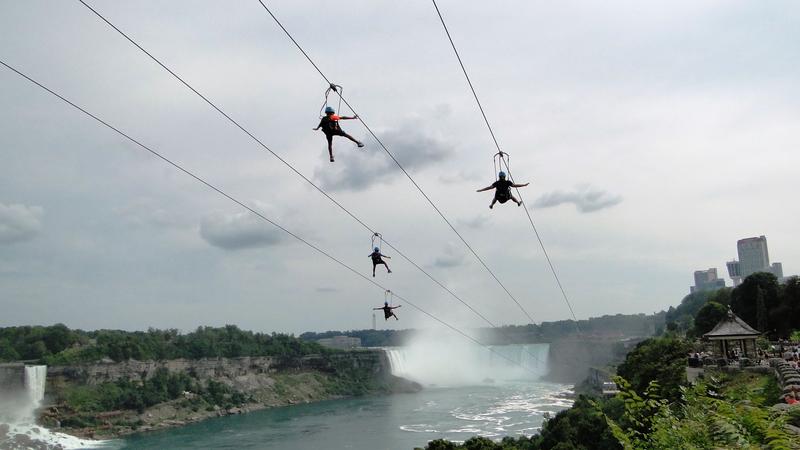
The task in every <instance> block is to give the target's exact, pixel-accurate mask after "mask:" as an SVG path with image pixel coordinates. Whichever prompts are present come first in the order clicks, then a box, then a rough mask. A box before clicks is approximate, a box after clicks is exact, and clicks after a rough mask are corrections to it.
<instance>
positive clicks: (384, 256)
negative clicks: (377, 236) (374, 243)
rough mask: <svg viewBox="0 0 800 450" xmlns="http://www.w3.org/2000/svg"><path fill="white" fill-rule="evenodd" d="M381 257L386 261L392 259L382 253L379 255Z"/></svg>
mask: <svg viewBox="0 0 800 450" xmlns="http://www.w3.org/2000/svg"><path fill="white" fill-rule="evenodd" d="M381 257H383V258H388V259H392V257H391V256H386V255H384V254H383V253H381Z"/></svg>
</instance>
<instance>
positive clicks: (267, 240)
mask: <svg viewBox="0 0 800 450" xmlns="http://www.w3.org/2000/svg"><path fill="white" fill-rule="evenodd" d="M200 236H201V237H202V238H203V239H204V240H205V241H206V242H208V243H209V244H211V245H213V246H214V247H219V248H221V249H223V250H241V249H245V248H254V247H266V246H270V245H276V244H279V243H281V242H282V241H284V240H285V235H284V234H283V232H282V231H280V230H278V229H277V228H275V227H273V226H272V225H270V224H268V223H266V222H264V221H263V220H260V219H259V218H258V217H256V216H255V215H253V214H251V213H249V212H242V213H236V214H230V215H222V214H217V215H214V216H210V217H207V218H205V219H203V221H202V222H201V223H200Z"/></svg>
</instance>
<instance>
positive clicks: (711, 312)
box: [692, 301, 728, 337]
mask: <svg viewBox="0 0 800 450" xmlns="http://www.w3.org/2000/svg"><path fill="white" fill-rule="evenodd" d="M727 314H728V308H726V307H725V306H723V305H721V304H719V303H717V302H714V301H710V302H708V303H706V304H705V306H703V307H702V308H700V311H698V312H697V317H695V318H694V330H693V331H692V333H693V335H694V336H698V337H699V336H702V335H704V334H706V333H708V332H709V331H711V330H712V329H713V328H714V327H715V326H716V325H717V324H718V323H719V322H720V321H721V320H722V319H724V318H725V316H726V315H727Z"/></svg>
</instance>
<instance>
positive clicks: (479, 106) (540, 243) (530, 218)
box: [259, 0, 581, 333]
mask: <svg viewBox="0 0 800 450" xmlns="http://www.w3.org/2000/svg"><path fill="white" fill-rule="evenodd" d="M259 1H261V0H259ZM431 1H432V2H433V7H434V8H436V14H438V15H439V20H440V21H441V22H442V27H443V28H444V32H445V33H446V34H447V40H449V41H450V46H451V47H453V53H455V55H456V59H458V64H459V65H460V66H461V71H462V72H463V73H464V78H466V79H467V84H469V89H470V90H471V91H472V96H473V97H475V103H477V104H478V109H480V111H481V115H482V116H483V121H484V122H485V123H486V128H488V129H489V134H490V135H491V136H492V141H493V142H494V146H495V147H497V151H498V152H500V153H501V154H502V153H503V150H502V149H501V148H500V144H499V143H498V142H497V137H496V136H495V134H494V130H493V129H492V125H491V124H490V123H489V119H488V118H487V117H486V112H485V111H484V110H483V105H482V104H481V101H480V99H479V98H478V93H477V92H475V86H473V85H472V80H470V78H469V74H468V73H467V69H466V67H464V62H463V61H462V60H461V55H460V54H459V53H458V49H457V48H456V44H455V42H453V37H452V36H451V35H450V30H449V29H448V28H447V24H446V23H445V22H444V17H443V16H442V12H441V11H440V10H439V5H437V4H436V0H431ZM502 162H503V161H502V158H501V164H502ZM506 170H507V171H508V178H509V179H510V180H511V181H512V182H513V181H514V180H513V178H512V177H511V169H510V168H509V167H508V162H506ZM515 189H516V191H517V195H519V200H520V201H521V202H522V203H523V204H524V203H525V202H524V201H523V199H522V193H521V192H520V191H519V188H515ZM524 209H525V214H526V215H527V216H528V221H529V222H530V224H531V228H533V233H534V234H535V235H536V239H537V240H538V241H539V246H540V247H541V248H542V253H544V257H545V259H546V260H547V264H548V265H549V266H550V272H552V273H553V278H555V280H556V284H557V285H558V289H559V290H560V291H561V295H562V297H563V298H564V301H565V302H566V304H567V307H568V308H569V312H570V314H571V315H572V319H573V320H574V321H575V327H576V328H577V329H578V333H580V332H581V329H580V326H579V325H578V319H577V317H575V311H574V310H573V309H572V304H571V303H570V301H569V297H568V296H567V292H566V290H565V289H564V285H563V284H561V279H560V278H559V277H558V272H556V268H555V266H554V265H553V261H551V260H550V255H548V253H547V249H546V248H545V246H544V242H543V241H542V237H541V236H540V235H539V230H537V229H536V225H535V224H534V222H533V217H531V213H530V211H528V205H525V208H524Z"/></svg>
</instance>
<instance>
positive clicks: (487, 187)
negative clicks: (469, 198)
mask: <svg viewBox="0 0 800 450" xmlns="http://www.w3.org/2000/svg"><path fill="white" fill-rule="evenodd" d="M489 189H494V186H486V187H485V188H483V189H478V190H477V191H475V192H483V191H488V190H489Z"/></svg>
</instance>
